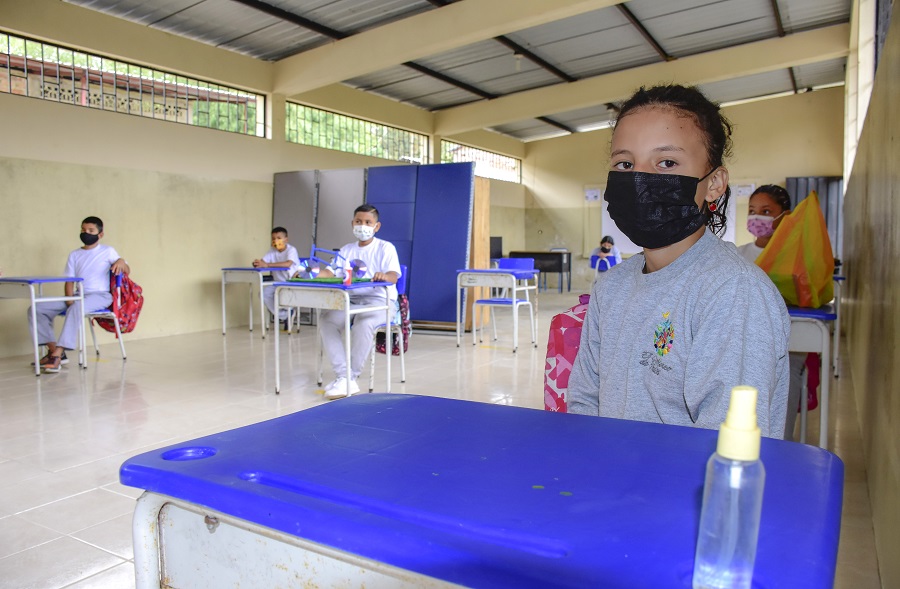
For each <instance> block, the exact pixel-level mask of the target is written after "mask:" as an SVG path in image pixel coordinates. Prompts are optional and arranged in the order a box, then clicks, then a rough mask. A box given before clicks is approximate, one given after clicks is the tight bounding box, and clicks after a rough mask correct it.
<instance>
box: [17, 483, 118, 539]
mask: <svg viewBox="0 0 900 589" xmlns="http://www.w3.org/2000/svg"><path fill="white" fill-rule="evenodd" d="M134 505H135V503H134V501H133V500H132V499H130V498H128V497H125V496H123V495H119V494H118V493H112V492H110V491H106V490H104V489H92V490H90V491H87V492H85V493H80V494H78V495H74V496H72V497H67V498H66V499H60V500H59V501H54V502H53V503H49V504H47V505H43V506H41V507H36V508H34V509H30V510H28V511H24V512H21V513H19V517H21V518H22V519H25V520H27V521H30V522H32V523H35V524H38V525H41V526H44V527H46V528H50V529H52V530H56V531H58V532H61V533H63V534H71V533H73V532H77V531H78V530H83V529H85V528H88V527H90V526H92V525H94V524H96V523H97V522H101V523H102V522H106V521H109V520H112V519H115V518H117V517H119V516H121V515H127V514H130V513H132V512H134Z"/></svg>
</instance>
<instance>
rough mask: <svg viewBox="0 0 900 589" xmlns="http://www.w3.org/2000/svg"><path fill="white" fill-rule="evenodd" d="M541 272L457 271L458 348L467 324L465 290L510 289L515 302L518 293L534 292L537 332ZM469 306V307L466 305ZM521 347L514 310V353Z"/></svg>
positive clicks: (517, 321) (508, 269) (493, 269)
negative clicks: (527, 281)
mask: <svg viewBox="0 0 900 589" xmlns="http://www.w3.org/2000/svg"><path fill="white" fill-rule="evenodd" d="M540 273H541V271H540V270H537V269H534V270H516V269H512V268H502V269H501V268H483V269H477V268H463V269H460V270H457V271H456V347H457V348H458V347H459V344H460V341H461V338H462V329H463V325H464V324H465V311H466V310H465V307H464V306H463V299H462V292H463V289H466V288H470V287H476V286H482V287H488V288H503V289H509V293H510V295H509V296H510V298H511V299H512V300H515V299H516V298H517V295H518V293H521V292H525V291H534V301H533V303H534V308H533V309H532V314H533V316H534V326H535V331H537V304H538V302H537V299H538V297H537V291H538V288H537V277H538V276H539V275H540ZM532 278H533V279H534V284H533V285H529V284H524V285H523V284H520V283H519V281H520V280H531V279H532ZM466 306H468V305H466ZM473 314H474V313H473ZM472 344H473V345H474V344H475V323H474V321H473V324H472ZM518 346H519V314H518V313H517V312H515V309H513V352H515V351H516V349H517V348H518Z"/></svg>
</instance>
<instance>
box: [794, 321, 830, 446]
mask: <svg viewBox="0 0 900 589" xmlns="http://www.w3.org/2000/svg"><path fill="white" fill-rule="evenodd" d="M788 315H790V316H791V339H790V342H789V343H788V351H790V352H815V353H817V354H822V364H821V367H820V369H819V370H820V372H819V375H820V379H819V380H820V384H821V387H822V389H821V390H822V395H821V396H822V398H821V400H820V401H821V402H820V406H819V447H821V448H826V447H827V446H828V403H829V393H830V389H831V378H830V374H829V366H831V333H830V332H829V331H828V323H830V322H832V321H835V320H836V319H837V317H838V315H837V313H836V312H835V310H834V308H833V307H832V306H831V305H824V306H822V307H818V308H816V309H809V308H804V307H788ZM806 414H807V406H806V379H803V391H802V392H801V394H800V441H801V442H806Z"/></svg>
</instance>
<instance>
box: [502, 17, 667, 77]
mask: <svg viewBox="0 0 900 589" xmlns="http://www.w3.org/2000/svg"><path fill="white" fill-rule="evenodd" d="M508 36H509V37H510V38H511V39H513V40H514V41H516V42H518V43H519V44H520V45H523V46H524V47H526V48H528V49H531V50H533V51H534V52H536V53H537V54H538V55H540V56H541V57H543V58H545V59H547V60H548V61H550V62H551V63H553V64H555V65H557V66H559V67H560V69H562V70H563V71H565V72H566V73H568V74H570V75H572V76H575V77H578V78H582V77H588V76H595V75H599V74H601V73H605V72H610V71H616V70H620V69H626V68H629V67H635V66H636V65H644V64H646V63H651V62H653V61H659V56H658V55H657V54H656V52H655V51H654V50H653V48H652V47H650V46H649V45H648V44H647V43H646V42H645V41H644V39H643V38H642V37H641V35H640V34H639V33H638V32H637V31H636V30H635V29H634V27H632V26H631V25H630V24H629V23H628V21H627V20H626V19H625V17H624V16H622V14H621V13H620V12H619V11H618V10H616V9H615V8H604V9H603V10H596V11H593V12H588V13H586V14H582V15H579V16H577V17H572V18H567V19H563V20H559V21H555V22H552V23H547V24H545V25H540V26H537V27H532V28H529V29H524V30H522V31H517V32H516V33H513V34H510V35H508Z"/></svg>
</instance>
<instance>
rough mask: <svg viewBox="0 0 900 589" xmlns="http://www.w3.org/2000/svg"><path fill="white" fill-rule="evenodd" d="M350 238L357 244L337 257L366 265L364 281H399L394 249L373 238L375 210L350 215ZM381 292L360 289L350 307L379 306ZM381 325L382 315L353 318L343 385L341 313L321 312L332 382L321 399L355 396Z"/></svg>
mask: <svg viewBox="0 0 900 589" xmlns="http://www.w3.org/2000/svg"><path fill="white" fill-rule="evenodd" d="M351 224H352V226H353V235H354V236H355V237H356V238H357V239H358V240H359V241H358V242H353V243H348V244H347V245H345V246H344V247H342V248H341V249H340V252H338V255H339V256H340V257H341V259H343V260H346V261H347V262H349V261H351V260H356V259H358V260H362V261H363V263H364V264H365V265H366V275H365V278H371V279H372V281H374V282H390V283H392V284H394V285H396V284H397V280H399V278H400V259H399V258H398V257H397V249H396V248H395V247H394V245H393V244H392V243H390V242H388V241H384V240H381V239H378V238H377V237H375V233H377V232H378V230H379V229H380V228H381V223H380V222H379V220H378V209H376V208H375V207H373V206H372V205H362V206H359V207H357V208H356V210H355V211H353V221H352V222H351ZM319 276H321V277H328V276H334V274H333V273H332V272H331V271H330V270H327V269H325V270H322V271H321V273H320V274H319ZM388 296H389V297H390V300H391V302H392V303H393V305H394V306H395V307H396V306H397V287H396V286H391V287H390V288H389V289H388ZM383 304H384V290H383V289H381V288H376V287H373V288H361V289H357V290H352V291H350V305H351V307H354V308H355V307H361V306H368V305H383ZM381 323H384V312H383V311H373V312H370V313H360V314H359V315H353V329H352V330H351V334H350V359H349V361H350V378H351V380H350V381H349V382H347V377H346V376H345V375H346V374H347V361H348V359H347V358H346V357H345V352H344V340H343V333H342V332H343V329H344V311H323V312H322V314H321V315H320V324H319V331H320V332H321V334H322V344H323V345H324V347H325V352H326V353H327V354H328V357H329V359H330V360H331V367H332V368H333V369H334V375H335V380H334V381H332V382H331V384H329V385H328V386H327V387H325V397H326V398H328V399H338V398H340V397H346V396H347V395H352V394H354V393H358V392H359V385H358V384H356V379H357V378H358V377H359V374H360V372H362V367H363V366H364V365H365V363H366V359H368V357H369V352H371V350H372V338H373V336H374V335H375V329H376V328H377V327H378V325H380V324H381Z"/></svg>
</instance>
